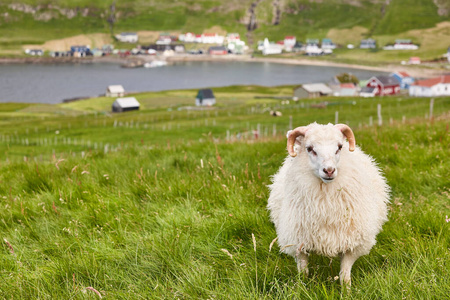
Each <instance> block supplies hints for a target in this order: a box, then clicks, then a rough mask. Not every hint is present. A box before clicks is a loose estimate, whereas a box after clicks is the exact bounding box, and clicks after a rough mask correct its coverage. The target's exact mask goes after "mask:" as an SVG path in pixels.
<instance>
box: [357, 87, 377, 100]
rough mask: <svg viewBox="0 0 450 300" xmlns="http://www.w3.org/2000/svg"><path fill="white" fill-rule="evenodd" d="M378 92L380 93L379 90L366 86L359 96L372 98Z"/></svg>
mask: <svg viewBox="0 0 450 300" xmlns="http://www.w3.org/2000/svg"><path fill="white" fill-rule="evenodd" d="M377 92H378V88H376V87H367V86H365V87H363V88H362V89H361V91H360V92H359V96H360V97H364V98H371V97H375V95H376V94H377Z"/></svg>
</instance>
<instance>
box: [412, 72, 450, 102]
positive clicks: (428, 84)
mask: <svg viewBox="0 0 450 300" xmlns="http://www.w3.org/2000/svg"><path fill="white" fill-rule="evenodd" d="M409 95H410V96H416V97H436V96H450V75H442V76H439V77H435V78H430V79H426V80H418V81H416V82H415V83H414V84H412V85H410V86H409Z"/></svg>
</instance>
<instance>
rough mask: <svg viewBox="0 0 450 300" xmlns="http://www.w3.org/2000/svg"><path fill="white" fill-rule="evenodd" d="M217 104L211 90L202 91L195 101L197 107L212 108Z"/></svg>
mask: <svg viewBox="0 0 450 300" xmlns="http://www.w3.org/2000/svg"><path fill="white" fill-rule="evenodd" d="M214 104H216V98H215V97H214V93H213V91H212V90H211V89H201V90H199V91H198V93H197V98H196V99H195V105H197V106H212V105H214Z"/></svg>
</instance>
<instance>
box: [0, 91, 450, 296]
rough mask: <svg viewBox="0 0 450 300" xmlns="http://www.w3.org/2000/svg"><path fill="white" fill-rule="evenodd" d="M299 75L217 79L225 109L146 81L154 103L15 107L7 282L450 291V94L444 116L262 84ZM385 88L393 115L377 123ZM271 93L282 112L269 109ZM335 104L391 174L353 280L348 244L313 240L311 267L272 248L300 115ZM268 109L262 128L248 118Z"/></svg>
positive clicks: (200, 289) (259, 120) (408, 102)
mask: <svg viewBox="0 0 450 300" xmlns="http://www.w3.org/2000/svg"><path fill="white" fill-rule="evenodd" d="M288 91H290V88H288V87H278V88H274V89H273V90H272V89H269V88H263V87H260V88H258V87H254V86H253V87H252V86H250V87H228V88H221V89H217V90H214V92H215V94H216V97H217V99H218V100H219V103H220V99H221V97H224V99H227V100H224V103H221V106H220V107H219V108H218V109H215V110H211V111H190V112H186V111H177V110H176V109H171V110H168V109H167V108H170V105H167V106H166V107H164V106H162V104H161V103H160V102H159V101H160V100H158V99H162V98H164V97H175V96H176V97H181V98H182V97H186V98H187V97H188V96H189V95H191V92H192V91H172V92H160V93H145V94H139V95H136V97H137V98H139V99H141V98H142V99H144V98H145V99H148V103H147V104H146V107H145V108H144V109H143V110H142V111H140V112H131V113H124V114H110V113H107V112H104V111H103V109H102V107H103V104H102V103H103V102H104V101H105V99H91V100H90V101H91V102H92V103H93V104H92V106H86V105H85V104H83V103H82V102H80V103H78V104H79V105H75V104H77V102H75V103H74V104H73V105H71V107H65V109H66V110H70V109H76V110H77V111H78V112H81V114H79V115H77V116H70V115H66V116H61V115H60V114H59V113H58V109H48V112H42V111H39V112H27V113H25V112H23V111H22V110H24V109H26V107H22V106H21V105H14V104H10V105H9V107H7V108H4V111H3V112H2V113H3V114H4V118H3V120H2V122H3V123H2V127H1V128H0V151H1V153H2V154H3V155H2V158H1V161H0V201H1V203H2V210H1V211H0V232H1V237H2V241H1V243H2V247H1V248H0V257H1V259H0V276H1V278H2V280H1V281H0V294H1V295H2V296H3V297H4V298H8V299H9V298H46V299H47V298H52V299H68V298H77V299H78V298H80V299H84V298H96V297H97V296H96V295H95V293H94V292H93V291H92V290H87V289H86V288H87V287H93V288H94V289H96V290H98V291H100V293H101V294H102V296H103V297H104V298H106V299H140V298H143V299H166V298H180V299H212V298H214V299H339V298H349V299H401V298H406V299H442V298H446V297H447V296H448V294H449V293H450V279H449V278H450V276H449V275H450V274H449V270H450V265H449V262H450V252H449V250H448V248H449V245H450V223H447V222H446V221H445V217H446V215H450V207H449V203H448V199H449V192H450V190H449V187H448V177H449V175H450V174H449V171H448V170H449V169H450V164H449V160H448V159H447V156H448V151H449V133H448V130H449V129H448V128H449V123H448V115H449V112H450V98H448V97H447V98H436V99H435V116H436V118H435V120H434V121H433V122H430V121H429V120H427V119H425V118H424V117H425V113H426V112H427V111H428V105H429V99H414V98H407V97H385V98H376V99H370V100H368V99H358V98H345V99H333V98H331V99H327V101H329V102H330V105H329V106H328V108H326V109H322V110H321V109H314V108H312V107H310V106H309V104H310V101H306V100H300V101H299V103H294V104H293V103H290V104H288V105H281V104H280V102H279V101H277V100H273V99H270V98H267V99H254V98H253V97H254V96H255V95H263V94H266V95H269V96H272V95H280V94H281V93H287V92H288ZM152 99H157V100H155V102H154V103H153V104H152ZM97 101H98V102H99V103H100V104H99V105H95V102H97ZM316 102H317V101H312V103H316ZM377 103H382V107H383V110H382V111H383V117H384V124H385V125H384V126H382V127H378V126H369V125H368V122H369V117H370V116H372V117H373V118H374V123H376V118H375V116H376V110H377ZM66 106H67V105H66ZM269 108H272V109H277V110H280V111H282V112H283V116H282V117H280V118H272V117H269V116H268V113H267V112H266V110H267V109H269ZM8 111H9V114H11V115H10V117H8ZM55 111H56V112H55ZM335 111H339V116H340V119H341V122H348V123H349V124H350V125H351V126H352V127H353V129H354V132H355V135H356V140H357V144H359V145H360V147H361V148H362V149H363V150H364V151H366V152H367V153H369V154H370V155H372V156H373V157H374V158H375V159H376V160H377V161H378V162H379V165H380V167H381V169H382V170H383V172H384V173H385V175H386V177H387V179H388V182H389V184H390V186H391V187H392V204H391V205H390V213H389V221H388V222H387V223H386V224H385V225H384V227H383V231H382V232H381V233H380V234H379V236H378V243H377V245H376V246H375V247H374V248H373V249H372V251H371V253H370V254H369V255H367V256H365V257H362V258H360V259H359V260H358V261H357V262H356V264H355V265H354V267H353V272H352V275H353V286H352V292H351V294H349V295H345V293H343V291H342V290H341V287H340V286H339V283H338V281H336V280H335V279H334V278H335V276H337V275H338V273H339V262H338V260H336V259H333V260H332V261H330V259H328V258H324V257H320V256H316V255H312V257H311V261H310V265H309V267H310V276H309V277H307V278H303V277H302V276H300V275H298V274H297V270H296V264H295V262H294V260H293V259H292V258H291V257H288V256H286V255H284V254H280V253H279V250H280V249H279V247H278V246H277V245H276V244H274V245H273V247H272V248H270V244H271V242H272V241H273V239H274V238H275V237H276V234H275V230H274V227H273V224H271V222H270V221H269V217H268V213H267V211H266V208H265V206H266V203H267V197H268V190H267V187H266V185H267V184H269V183H270V176H271V175H273V174H274V173H275V172H276V171H277V169H278V168H279V166H280V165H281V162H282V160H283V159H284V157H285V156H286V150H285V145H286V144H285V138H284V137H283V136H284V134H285V132H286V129H287V128H288V126H289V116H290V115H291V116H292V117H293V123H294V124H293V125H294V126H295V125H303V124H308V123H309V122H312V121H318V122H321V123H325V122H333V121H334V113H335ZM84 112H85V113H86V114H85V113H84ZM19 113H20V114H21V117H20V118H18V117H17V116H16V115H15V114H19ZM403 116H405V122H404V123H403V122H402V117H403ZM390 118H392V124H390V122H389V119H390ZM114 124H116V125H114ZM258 124H259V126H260V128H261V131H262V136H261V137H260V139H258V140H255V139H254V138H253V137H252V134H249V135H247V134H246V132H248V131H250V132H251V130H252V129H256V128H257V126H258ZM274 125H276V129H277V133H276V135H275V136H273V133H272V130H273V128H274ZM227 131H228V132H229V137H230V138H229V140H227V139H226V137H227ZM238 133H240V139H239V140H238V139H237V136H236V135H237V134H238ZM55 141H56V142H55ZM27 143H28V145H27ZM252 234H253V235H254V237H255V241H256V244H253V241H252ZM255 249H256V251H255Z"/></svg>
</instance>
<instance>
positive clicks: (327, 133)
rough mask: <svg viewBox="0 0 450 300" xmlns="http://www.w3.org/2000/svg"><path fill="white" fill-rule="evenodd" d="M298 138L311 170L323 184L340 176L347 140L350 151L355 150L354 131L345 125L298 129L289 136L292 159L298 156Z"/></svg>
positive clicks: (310, 126)
mask: <svg viewBox="0 0 450 300" xmlns="http://www.w3.org/2000/svg"><path fill="white" fill-rule="evenodd" d="M298 137H303V139H301V140H300V151H306V153H307V155H308V158H309V162H310V166H311V170H312V171H313V173H314V175H315V176H317V177H318V178H320V179H321V180H322V181H323V182H325V183H328V182H331V181H333V180H334V179H335V178H336V176H337V175H338V165H339V159H340V154H341V150H342V148H343V146H344V142H345V138H347V140H348V143H349V148H348V150H349V151H354V150H355V136H354V135H353V131H352V130H351V129H350V127H348V126H347V125H345V124H336V125H333V124H328V125H319V124H316V123H313V124H310V125H308V126H303V127H297V128H295V129H294V130H291V131H289V132H288V134H287V139H288V141H287V149H288V152H289V154H290V155H291V156H292V157H295V156H297V153H296V152H295V151H294V143H295V142H296V139H297V138H298Z"/></svg>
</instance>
